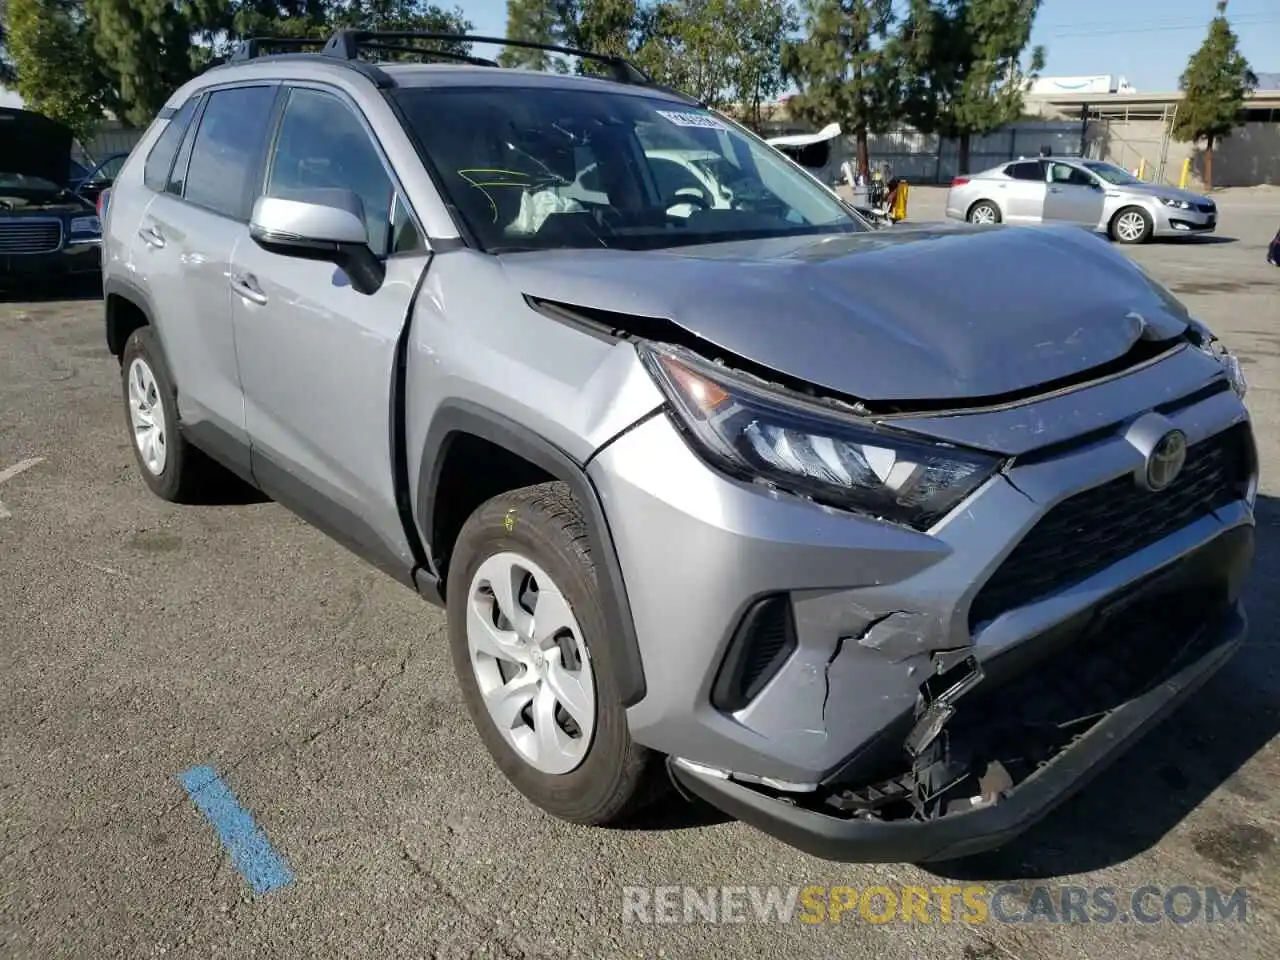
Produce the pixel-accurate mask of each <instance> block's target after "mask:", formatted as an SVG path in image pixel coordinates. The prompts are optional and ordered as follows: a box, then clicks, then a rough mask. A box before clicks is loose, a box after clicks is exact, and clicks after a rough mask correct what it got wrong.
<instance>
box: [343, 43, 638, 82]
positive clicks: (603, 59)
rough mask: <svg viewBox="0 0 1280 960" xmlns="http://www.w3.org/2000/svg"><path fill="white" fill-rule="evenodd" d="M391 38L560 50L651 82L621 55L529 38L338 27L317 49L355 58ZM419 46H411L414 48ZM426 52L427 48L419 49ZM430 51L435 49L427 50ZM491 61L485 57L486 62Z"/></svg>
mask: <svg viewBox="0 0 1280 960" xmlns="http://www.w3.org/2000/svg"><path fill="white" fill-rule="evenodd" d="M388 40H391V41H394V40H440V41H445V42H451V43H493V44H497V45H498V46H500V47H521V48H522V49H526V50H542V51H545V52H546V53H561V54H564V55H566V56H570V57H578V58H579V59H581V60H591V61H594V62H596V63H602V64H604V65H605V66H607V67H608V68H609V74H610V76H611V77H612V78H613V79H614V80H616V81H617V82H618V83H629V84H635V85H637V86H643V87H649V86H653V85H654V84H653V79H652V78H651V77H650V76H649V75H648V74H647V73H645V72H644V71H643V70H641V69H640V68H639V67H637V66H636V65H635V64H634V63H632V62H631V61H630V60H627V59H626V58H625V57H619V56H615V55H613V54H608V53H590V52H588V51H586V50H576V49H574V48H573V47H562V46H558V45H556V44H551V43H535V42H533V41H532V40H508V39H505V38H499V37H478V36H473V35H472V34H467V33H429V32H424V31H417V30H404V31H401V30H339V31H337V32H336V33H335V34H334V35H333V36H332V37H330V38H329V42H328V43H326V44H325V45H324V49H323V50H322V51H321V53H322V54H323V55H325V56H329V57H334V58H336V59H339V60H348V61H350V60H357V59H359V56H360V50H361V49H362V48H363V49H367V50H377V49H379V45H380V44H381V43H382V42H383V41H388ZM418 49H419V48H414V49H413V52H417V50H418ZM423 52H424V53H425V52H428V51H423ZM430 52H432V53H434V52H435V51H430ZM489 64H493V61H488V62H487V64H486V65H489Z"/></svg>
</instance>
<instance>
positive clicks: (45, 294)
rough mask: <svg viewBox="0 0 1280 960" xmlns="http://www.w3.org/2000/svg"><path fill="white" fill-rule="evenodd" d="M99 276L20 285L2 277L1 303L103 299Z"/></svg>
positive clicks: (0, 285) (0, 286)
mask: <svg viewBox="0 0 1280 960" xmlns="http://www.w3.org/2000/svg"><path fill="white" fill-rule="evenodd" d="M101 299H102V279H101V278H100V277H98V276H90V277H77V278H75V279H72V280H67V279H63V280H59V281H56V282H50V281H45V282H41V283H29V284H22V285H18V284H16V283H12V282H11V281H8V280H6V279H5V278H0V303H52V302H54V301H57V300H63V301H66V300H101Z"/></svg>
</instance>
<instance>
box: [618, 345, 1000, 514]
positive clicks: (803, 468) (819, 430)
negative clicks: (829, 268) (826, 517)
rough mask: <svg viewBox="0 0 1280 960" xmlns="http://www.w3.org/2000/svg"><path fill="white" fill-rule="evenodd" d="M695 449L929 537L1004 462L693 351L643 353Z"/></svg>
mask: <svg viewBox="0 0 1280 960" xmlns="http://www.w3.org/2000/svg"><path fill="white" fill-rule="evenodd" d="M640 355H641V357H642V358H643V359H644V361H645V364H646V365H647V366H648V368H649V371H650V373H651V374H652V375H653V377H654V379H655V380H656V381H657V383H658V385H659V386H660V387H661V388H662V390H663V392H664V393H665V394H666V395H667V397H668V398H669V399H670V400H671V403H672V405H673V406H674V407H675V409H676V413H677V414H678V416H679V421H680V423H681V425H682V426H683V428H684V432H685V434H686V436H687V437H689V439H690V440H691V441H692V443H693V446H694V448H695V449H696V450H697V451H698V452H699V453H701V454H702V455H703V457H704V458H705V459H706V460H708V461H709V462H711V463H712V464H713V465H715V466H717V467H719V468H720V469H722V470H724V471H725V472H726V473H729V474H731V475H733V476H736V477H739V478H742V479H745V480H750V481H752V482H755V483H764V484H767V485H769V486H773V487H776V488H779V489H782V490H786V491H788V492H790V493H794V494H798V495H800V496H804V497H808V498H811V499H813V500H815V501H817V502H820V503H825V504H829V505H831V506H836V507H841V508H844V509H846V510H852V511H856V512H858V513H863V514H867V515H869V516H873V517H877V518H880V519H884V520H889V521H892V522H894V523H901V524H905V525H907V526H910V527H913V528H915V529H917V530H926V529H928V528H929V527H931V526H933V524H935V523H936V522H937V521H938V520H940V519H941V518H942V517H944V516H946V514H948V513H949V512H950V511H951V510H952V509H954V508H955V506H956V505H957V504H959V503H960V501H961V500H963V499H964V498H965V497H967V496H968V495H969V494H971V493H972V492H973V491H974V490H976V489H977V488H978V487H979V486H981V485H982V484H983V483H984V482H985V481H986V480H987V478H988V477H990V476H991V475H992V474H993V473H995V472H996V470H997V469H999V467H1000V460H999V459H998V458H996V457H992V456H989V455H987V454H984V453H979V452H977V451H972V450H961V449H958V448H956V447H953V446H950V445H947V444H941V443H934V442H931V441H929V440H924V439H920V438H916V437H914V436H910V435H908V434H904V433H899V432H897V431H893V430H887V429H884V428H883V427H880V426H877V425H875V424H872V423H870V422H864V421H861V420H860V419H858V418H856V417H855V416H853V415H852V414H851V413H847V412H845V411H844V410H842V409H839V408H838V407H836V406H835V405H833V404H824V403H820V402H818V401H810V400H806V399H802V398H796V397H792V396H785V395H783V394H782V393H780V392H778V391H777V390H775V389H771V388H770V387H769V386H767V385H765V384H764V383H761V382H756V381H753V380H751V379H748V378H747V377H745V376H741V375H735V374H732V373H730V372H728V371H726V370H724V369H721V368H719V367H718V366H716V365H715V364H712V363H708V362H707V361H704V360H702V359H701V358H700V357H697V356H695V355H694V354H692V353H690V352H689V351H686V350H681V349H679V348H675V347H666V346H663V347H656V346H641V348H640Z"/></svg>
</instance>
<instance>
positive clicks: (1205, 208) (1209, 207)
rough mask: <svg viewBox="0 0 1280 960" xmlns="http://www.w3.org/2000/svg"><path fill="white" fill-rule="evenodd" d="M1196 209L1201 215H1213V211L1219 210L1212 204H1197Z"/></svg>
mask: <svg viewBox="0 0 1280 960" xmlns="http://www.w3.org/2000/svg"><path fill="white" fill-rule="evenodd" d="M1196 209H1197V210H1199V211H1200V212H1201V213H1213V211H1215V210H1216V209H1218V208H1217V207H1215V206H1214V205H1213V204H1212V203H1197V204H1196Z"/></svg>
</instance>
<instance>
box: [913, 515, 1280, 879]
mask: <svg viewBox="0 0 1280 960" xmlns="http://www.w3.org/2000/svg"><path fill="white" fill-rule="evenodd" d="M1256 518H1257V541H1256V542H1257V552H1256V556H1255V561H1254V567H1253V572H1252V574H1251V576H1250V580H1249V586H1248V587H1247V588H1246V593H1245V606H1246V611H1247V613H1248V616H1249V638H1248V641H1247V645H1246V646H1245V647H1244V648H1243V649H1242V650H1241V651H1240V653H1239V654H1237V656H1236V658H1235V659H1234V660H1233V661H1232V662H1231V663H1229V664H1228V665H1227V666H1226V667H1224V668H1223V669H1222V670H1221V671H1220V672H1219V673H1218V674H1217V675H1215V676H1214V677H1213V678H1211V679H1210V680H1209V682H1208V683H1207V684H1206V685H1205V686H1204V687H1203V688H1202V689H1201V690H1200V692H1199V693H1198V694H1196V695H1195V696H1194V697H1193V698H1192V699H1191V700H1189V701H1188V702H1187V703H1186V704H1184V705H1183V706H1182V708H1181V709H1180V710H1178V711H1177V712H1176V713H1175V714H1174V715H1173V716H1171V717H1170V718H1169V719H1168V720H1167V721H1166V722H1165V723H1163V724H1162V725H1160V726H1159V727H1156V728H1155V729H1154V730H1152V731H1151V732H1150V733H1149V734H1147V736H1146V737H1145V738H1143V739H1142V740H1140V741H1138V742H1137V743H1136V744H1134V746H1133V748H1132V749H1131V750H1129V751H1128V752H1126V753H1125V754H1123V755H1122V756H1121V757H1120V758H1119V759H1118V760H1117V761H1116V762H1115V763H1114V764H1113V765H1112V766H1111V767H1110V768H1108V769H1107V770H1105V771H1103V772H1102V773H1101V774H1099V775H1098V778H1097V779H1096V780H1094V781H1093V782H1092V783H1090V784H1089V785H1087V786H1086V787H1085V788H1084V789H1083V790H1082V791H1081V792H1080V793H1079V794H1077V795H1076V796H1075V797H1074V798H1072V799H1071V800H1069V801H1068V802H1067V803H1066V804H1065V805H1063V806H1062V807H1060V808H1059V809H1058V810H1056V811H1054V812H1053V813H1052V814H1050V815H1049V816H1048V817H1047V818H1046V819H1045V820H1043V821H1041V822H1040V823H1039V824H1037V825H1036V826H1035V827H1033V828H1032V829H1031V830H1029V831H1028V832H1027V833H1025V834H1023V835H1022V836H1020V837H1018V838H1016V839H1015V840H1013V841H1011V842H1010V843H1009V844H1008V845H1007V846H1005V847H1003V848H1001V849H998V850H994V851H991V852H989V853H985V854H979V855H977V856H974V857H970V858H967V859H964V860H956V861H949V862H946V863H935V864H927V865H925V868H926V869H927V870H928V871H929V872H930V873H933V874H936V875H938V876H940V877H946V878H949V879H956V880H972V881H984V880H989V881H999V880H1022V879H1047V878H1052V877H1056V876H1062V875H1067V874H1079V873H1086V872H1089V871H1092V870H1099V869H1102V868H1104V867H1109V866H1112V865H1114V864H1117V863H1120V862H1123V861H1125V860H1129V859H1131V858H1132V857H1135V856H1137V855H1138V854H1140V853H1142V852H1143V851H1145V850H1148V849H1149V848H1151V847H1154V846H1155V845H1156V844H1157V843H1159V842H1160V840H1161V838H1162V837H1164V836H1165V834H1167V833H1168V832H1169V831H1170V830H1172V829H1173V828H1174V827H1175V826H1177V825H1178V823H1180V822H1181V821H1182V820H1183V819H1184V818H1185V817H1186V816H1187V815H1188V814H1189V813H1190V812H1191V811H1192V810H1194V809H1195V808H1196V807H1198V806H1199V805H1200V804H1201V803H1202V802H1203V801H1204V800H1205V799H1206V798H1207V797H1208V796H1209V794H1210V793H1212V792H1213V791H1214V790H1217V789H1219V788H1222V789H1224V790H1226V791H1228V792H1230V793H1233V794H1235V795H1236V796H1238V797H1240V798H1241V799H1243V800H1245V801H1253V802H1257V801H1260V800H1262V799H1265V797H1266V794H1265V793H1264V790H1265V789H1266V785H1265V784H1254V783H1250V782H1249V781H1248V780H1247V778H1245V776H1244V775H1243V774H1241V773H1240V768H1241V767H1243V766H1244V764H1245V763H1247V762H1248V761H1249V759H1250V758H1251V757H1253V755H1254V754H1255V753H1257V752H1258V751H1259V750H1261V749H1262V748H1263V747H1265V746H1266V745H1267V744H1268V743H1269V742H1270V741H1271V740H1272V738H1274V737H1275V736H1276V734H1277V733H1278V732H1280V696H1278V695H1280V596H1277V595H1276V594H1274V593H1269V592H1268V591H1267V585H1268V584H1274V583H1276V581H1277V578H1280V500H1277V499H1276V498H1274V497H1264V496H1259V497H1258V504H1257V510H1256ZM1228 704H1229V707H1225V708H1224V705H1228ZM1192 843H1193V845H1194V847H1195V849H1196V851H1197V853H1199V854H1200V855H1201V856H1202V857H1204V858H1206V859H1208V860H1210V861H1212V862H1213V863H1215V864H1216V865H1217V867H1218V868H1219V869H1220V870H1222V871H1224V872H1225V873H1226V874H1227V875H1228V876H1234V877H1239V876H1240V875H1241V873H1242V872H1244V871H1246V870H1248V869H1250V868H1251V867H1252V865H1253V864H1254V863H1255V862H1256V861H1257V860H1258V859H1259V858H1261V857H1262V856H1264V855H1266V854H1268V853H1269V852H1271V850H1272V849H1273V848H1274V847H1275V846H1276V838H1275V837H1274V836H1273V835H1272V834H1271V833H1270V832H1269V831H1268V830H1266V829H1264V828H1263V827H1260V826H1258V825H1256V824H1253V823H1247V822H1243V821H1242V822H1238V823H1234V824H1230V825H1228V826H1227V827H1226V828H1225V829H1217V830H1213V831H1211V832H1209V833H1206V834H1204V835H1199V836H1196V837H1194V838H1193V839H1192Z"/></svg>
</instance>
